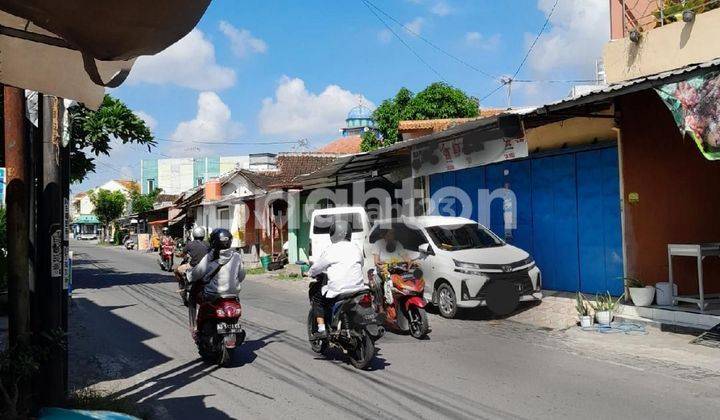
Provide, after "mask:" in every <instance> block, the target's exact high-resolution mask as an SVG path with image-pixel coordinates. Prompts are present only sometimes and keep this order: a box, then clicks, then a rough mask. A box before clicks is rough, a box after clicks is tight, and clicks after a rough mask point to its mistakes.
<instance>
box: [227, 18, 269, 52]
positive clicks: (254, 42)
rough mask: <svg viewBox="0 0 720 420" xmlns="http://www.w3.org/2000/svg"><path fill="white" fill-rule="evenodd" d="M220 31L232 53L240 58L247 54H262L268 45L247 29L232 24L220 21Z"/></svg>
mask: <svg viewBox="0 0 720 420" xmlns="http://www.w3.org/2000/svg"><path fill="white" fill-rule="evenodd" d="M220 32H222V33H223V34H224V35H225V37H227V39H228V40H230V45H231V48H232V51H233V53H234V54H235V55H236V56H237V57H240V58H243V57H246V56H247V55H249V54H253V53H256V54H264V53H265V52H266V51H267V49H268V47H267V43H265V41H263V40H262V39H260V38H255V37H254V36H253V35H252V34H251V33H250V31H248V30H247V29H238V28H236V27H235V26H233V25H232V24H230V23H228V22H226V21H224V20H223V21H221V22H220Z"/></svg>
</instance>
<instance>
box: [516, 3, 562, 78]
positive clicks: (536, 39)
mask: <svg viewBox="0 0 720 420" xmlns="http://www.w3.org/2000/svg"><path fill="white" fill-rule="evenodd" d="M559 2H560V0H555V3H554V4H553V6H552V9H550V13H548V15H547V17H546V18H545V23H543V26H542V28H540V32H538V34H537V36H536V37H535V39H534V40H533V42H532V44H530V48H528V51H527V53H526V54H525V57H523V59H522V61H521V62H520V65H519V66H518V68H517V70H515V73H514V74H513V76H512V77H511V78H510V80H511V81H512V80H513V79H515V77H517V75H518V73H520V70H521V69H522V68H523V66H524V65H525V62H526V61H527V59H528V57H530V53H532V51H533V49H534V48H535V44H537V42H538V40H539V39H540V36H541V35H542V34H543V32H545V29H546V28H547V26H548V23H550V18H551V17H552V15H553V13H554V12H555V8H556V7H557V5H558V3H559ZM511 83H512V82H511Z"/></svg>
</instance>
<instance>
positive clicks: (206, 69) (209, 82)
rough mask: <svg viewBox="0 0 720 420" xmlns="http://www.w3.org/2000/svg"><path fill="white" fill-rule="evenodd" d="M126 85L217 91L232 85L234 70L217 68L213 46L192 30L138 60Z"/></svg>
mask: <svg viewBox="0 0 720 420" xmlns="http://www.w3.org/2000/svg"><path fill="white" fill-rule="evenodd" d="M128 82H129V83H150V84H158V85H163V84H175V85H178V86H182V87H187V88H190V89H196V90H220V89H226V88H229V87H231V86H233V85H234V84H235V71H234V70H233V69H231V68H229V67H223V66H221V65H219V64H218V63H217V61H216V60H215V47H214V46H213V44H212V43H211V42H210V41H209V40H208V39H207V38H206V37H205V34H203V33H202V31H200V30H199V29H193V30H192V31H190V33H189V34H187V35H185V37H183V38H182V39H181V40H180V41H178V42H176V43H175V44H173V45H171V46H170V47H168V48H167V49H165V50H164V51H162V52H160V53H159V54H157V55H154V56H143V57H140V58H138V60H137V62H136V63H135V66H134V67H133V69H132V71H131V72H130V77H129V78H128Z"/></svg>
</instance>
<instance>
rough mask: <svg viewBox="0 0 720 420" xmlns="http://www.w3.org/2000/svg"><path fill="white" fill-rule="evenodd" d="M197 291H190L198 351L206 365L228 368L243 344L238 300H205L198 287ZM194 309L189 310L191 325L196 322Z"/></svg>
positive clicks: (240, 308) (234, 298)
mask: <svg viewBox="0 0 720 420" xmlns="http://www.w3.org/2000/svg"><path fill="white" fill-rule="evenodd" d="M193 289H195V288H193ZM198 289H200V291H199V292H195V290H193V293H194V296H196V298H195V301H196V302H197V308H198V309H197V313H198V314H197V332H195V333H194V334H193V335H194V337H193V338H194V339H195V344H196V345H197V348H198V352H199V353H200V357H202V359H203V360H204V361H205V362H207V363H212V364H217V365H219V366H227V364H228V362H229V361H230V359H231V355H232V351H233V349H235V348H236V347H237V346H239V345H241V344H242V343H243V341H245V330H243V328H242V326H241V325H240V317H241V316H242V306H240V300H239V299H238V298H237V297H233V298H218V299H214V300H212V301H210V300H205V299H204V298H203V294H202V289H201V287H198ZM194 306H195V305H191V309H190V323H191V324H190V325H191V326H193V325H194V321H195V310H194Z"/></svg>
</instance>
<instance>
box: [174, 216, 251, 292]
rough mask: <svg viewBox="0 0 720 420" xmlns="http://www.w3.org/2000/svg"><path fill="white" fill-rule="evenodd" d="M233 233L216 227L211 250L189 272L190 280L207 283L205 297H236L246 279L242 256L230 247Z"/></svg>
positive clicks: (212, 235) (211, 238) (211, 240)
mask: <svg viewBox="0 0 720 420" xmlns="http://www.w3.org/2000/svg"><path fill="white" fill-rule="evenodd" d="M231 242H232V235H231V234H230V232H229V231H228V230H227V229H215V230H213V232H212V234H211V235H210V246H211V250H210V252H208V253H207V255H205V257H203V259H202V260H200V263H198V265H196V266H195V267H193V269H192V271H189V272H188V282H189V283H191V284H192V283H194V282H197V281H201V282H202V283H203V284H205V287H204V289H203V294H204V297H205V298H208V299H215V298H227V297H235V296H237V295H238V294H239V293H240V283H241V282H242V281H243V280H244V279H245V270H243V266H242V256H241V255H240V254H239V253H238V252H237V251H235V250H233V249H230V244H231Z"/></svg>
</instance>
